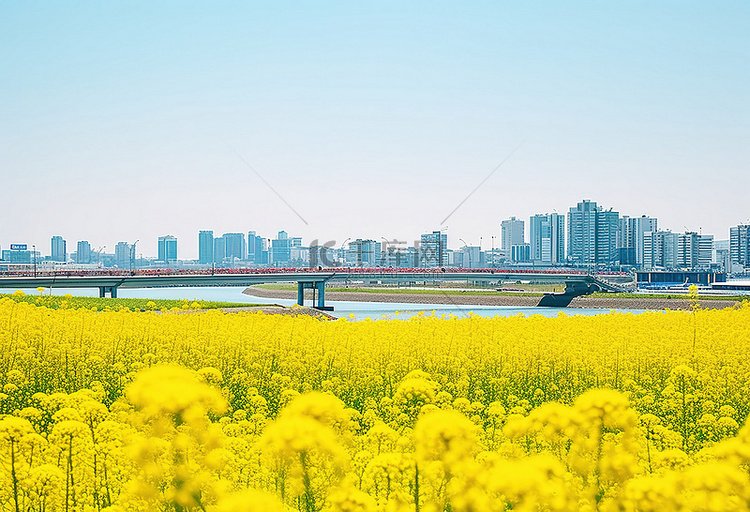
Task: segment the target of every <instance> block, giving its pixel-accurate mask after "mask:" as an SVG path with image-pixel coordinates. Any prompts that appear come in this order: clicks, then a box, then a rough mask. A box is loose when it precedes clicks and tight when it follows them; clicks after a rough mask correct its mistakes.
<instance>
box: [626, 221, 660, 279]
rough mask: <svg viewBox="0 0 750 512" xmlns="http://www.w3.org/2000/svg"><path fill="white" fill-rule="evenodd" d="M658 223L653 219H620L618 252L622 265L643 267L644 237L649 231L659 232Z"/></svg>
mask: <svg viewBox="0 0 750 512" xmlns="http://www.w3.org/2000/svg"><path fill="white" fill-rule="evenodd" d="M657 230H658V223H657V220H656V219H655V218H653V217H646V216H645V215H643V216H641V217H628V216H627V215H626V216H624V217H622V218H620V224H619V229H618V232H617V252H618V256H619V260H620V264H621V265H633V266H636V267H638V268H642V267H643V237H644V235H645V233H647V232H649V231H657Z"/></svg>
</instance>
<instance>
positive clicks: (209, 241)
mask: <svg viewBox="0 0 750 512" xmlns="http://www.w3.org/2000/svg"><path fill="white" fill-rule="evenodd" d="M213 262H214V232H213V231H199V232H198V263H203V264H210V263H213Z"/></svg>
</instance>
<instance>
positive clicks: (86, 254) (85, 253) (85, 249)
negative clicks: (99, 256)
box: [76, 240, 91, 263]
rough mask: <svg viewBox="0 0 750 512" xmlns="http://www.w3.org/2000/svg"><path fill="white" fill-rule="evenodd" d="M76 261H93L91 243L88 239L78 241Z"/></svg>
mask: <svg viewBox="0 0 750 512" xmlns="http://www.w3.org/2000/svg"><path fill="white" fill-rule="evenodd" d="M76 263H91V244H90V243H88V241H86V240H81V241H80V242H78V247H77V248H76Z"/></svg>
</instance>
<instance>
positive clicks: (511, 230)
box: [500, 217, 525, 253]
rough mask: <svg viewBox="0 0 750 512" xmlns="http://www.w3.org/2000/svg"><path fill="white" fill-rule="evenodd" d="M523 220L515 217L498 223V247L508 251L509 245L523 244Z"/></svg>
mask: <svg viewBox="0 0 750 512" xmlns="http://www.w3.org/2000/svg"><path fill="white" fill-rule="evenodd" d="M524 241H525V239H524V233H523V221H522V220H521V219H517V218H515V217H511V218H510V219H507V220H504V221H502V222H501V223H500V248H501V249H502V250H504V251H507V252H508V253H510V248H511V246H514V245H520V244H523V243H524Z"/></svg>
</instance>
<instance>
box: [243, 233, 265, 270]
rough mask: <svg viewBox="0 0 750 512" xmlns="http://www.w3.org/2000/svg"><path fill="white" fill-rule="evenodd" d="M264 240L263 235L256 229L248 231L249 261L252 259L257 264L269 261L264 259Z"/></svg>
mask: <svg viewBox="0 0 750 512" xmlns="http://www.w3.org/2000/svg"><path fill="white" fill-rule="evenodd" d="M264 242H265V241H264V240H263V237H260V236H258V235H256V234H255V231H248V232H247V260H248V261H251V262H253V263H255V264H257V265H261V264H263V263H268V261H264V254H263V246H264ZM266 257H267V256H266Z"/></svg>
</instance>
